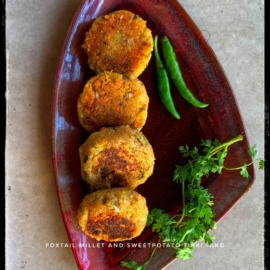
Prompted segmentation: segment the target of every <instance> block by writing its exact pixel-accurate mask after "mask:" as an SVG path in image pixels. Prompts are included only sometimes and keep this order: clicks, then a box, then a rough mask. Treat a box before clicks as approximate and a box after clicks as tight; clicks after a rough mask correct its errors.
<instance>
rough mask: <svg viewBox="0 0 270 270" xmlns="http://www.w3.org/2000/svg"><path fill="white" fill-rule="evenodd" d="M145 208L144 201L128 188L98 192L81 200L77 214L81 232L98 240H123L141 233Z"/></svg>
mask: <svg viewBox="0 0 270 270" xmlns="http://www.w3.org/2000/svg"><path fill="white" fill-rule="evenodd" d="M147 216H148V208H147V205H146V200H145V198H144V197H143V196H142V195H140V194H139V193H137V192H136V191H134V190H131V189H129V188H113V189H105V190H98V191H95V192H93V193H91V194H88V195H86V196H85V197H84V199H83V201H82V202H81V204H80V206H79V209H78V211H77V220H78V223H79V226H80V228H81V230H82V231H83V232H84V233H85V234H87V235H88V236H90V237H92V238H95V239H97V240H98V241H100V240H104V241H110V242H117V241H125V240H129V239H132V238H134V237H136V236H138V235H140V234H141V232H142V231H143V229H144V228H145V225H146V222H147Z"/></svg>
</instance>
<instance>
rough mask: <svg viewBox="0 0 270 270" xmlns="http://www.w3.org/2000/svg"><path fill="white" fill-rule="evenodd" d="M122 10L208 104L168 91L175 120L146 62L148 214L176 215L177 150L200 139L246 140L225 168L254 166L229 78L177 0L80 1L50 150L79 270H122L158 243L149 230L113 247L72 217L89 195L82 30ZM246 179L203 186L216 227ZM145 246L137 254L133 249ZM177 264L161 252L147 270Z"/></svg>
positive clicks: (59, 82) (227, 177)
mask: <svg viewBox="0 0 270 270" xmlns="http://www.w3.org/2000/svg"><path fill="white" fill-rule="evenodd" d="M119 9H126V10H129V11H132V12H133V13H136V14H138V15H139V16H141V17H142V18H143V19H144V20H146V21H147V26H148V27H149V28H150V29H151V30H152V34H153V36H154V35H155V34H158V35H166V36H167V37H168V38H169V39H170V40H171V42H172V45H173V46H174V48H175V51H176V55H177V59H178V61H179V63H180V65H181V67H182V71H183V76H184V78H185V80H186V82H187V85H188V86H189V88H190V89H191V91H192V92H193V93H194V95H195V96H196V97H197V98H198V99H200V100H201V101H204V102H205V103H208V104H209V106H208V107H207V108H205V109H199V108H195V107H193V106H191V105H190V104H189V103H187V102H186V101H185V100H184V99H183V98H182V97H181V96H180V95H179V94H178V92H177V91H176V89H175V88H174V87H173V86H172V95H173V98H174V100H175V105H176V108H177V110H178V111H179V113H180V115H181V119H180V120H176V119H174V118H173V117H172V116H171V115H170V114H169V113H168V111H167V110H166V109H165V108H164V106H163V104H162V103H161V101H160V98H159V95H158V92H157V82H156V74H155V59H154V57H152V58H151V60H150V63H149V65H148V66H147V68H146V69H145V71H144V72H143V73H142V74H141V75H140V76H139V79H140V80H142V81H143V83H144V84H145V87H146V89H147V92H148V95H149V98H150V103H149V108H148V118H147V121H146V124H145V126H144V127H143V129H142V132H143V133H144V135H145V136H146V137H147V139H148V140H149V142H150V144H151V145H152V146H153V149H154V153H155V157H156V163H155V168H154V173H153V175H152V176H151V177H150V178H148V180H147V181H146V182H145V183H144V184H142V185H140V186H139V187H138V189H137V191H138V192H139V193H140V194H142V195H143V196H144V197H145V198H146V200H147V205H148V208H149V210H151V209H152V208H154V207H157V208H161V209H164V210H165V211H167V212H170V213H176V212H178V211H179V210H181V190H180V186H179V184H176V183H174V182H173V181H172V178H173V172H174V169H175V165H176V164H183V162H184V160H183V159H182V157H181V154H180V152H179V149H178V147H179V146H180V145H186V144H187V145H190V146H191V147H192V146H195V145H198V144H199V143H200V141H201V139H211V140H213V139H218V140H219V141H221V142H222V141H227V140H230V139H232V138H233V137H235V136H237V135H239V134H242V135H244V140H243V141H241V142H238V143H236V144H235V145H232V146H231V147H230V149H229V153H228V157H227V159H226V164H227V165H228V166H230V165H231V166H238V165H240V164H243V163H247V162H249V161H250V160H251V158H250V157H249V155H248V154H247V153H248V149H249V142H248V139H247V134H246V132H245V127H244V124H243V122H242V118H241V115H240V112H239V109H238V106H237V103H236V100H235V97H234V94H233V90H232V89H231V86H230V84H229V82H228V79H227V78H226V75H225V73H224V71H223V69H222V67H221V65H220V64H219V62H218V60H217V58H216V56H215V54H214V52H213V50H212V49H211V48H210V46H209V44H208V43H207V42H206V40H205V38H204V36H203V34H202V32H201V31H200V30H199V29H198V27H197V26H196V25H195V23H194V22H193V21H192V19H191V18H190V16H189V15H188V14H187V13H186V11H185V10H184V9H183V8H182V6H181V5H180V4H179V3H178V2H177V1H176V0H151V1H145V0H83V1H82V2H81V4H80V5H79V7H78V9H77V12H76V14H75V15H74V17H73V20H72V22H71V25H70V27H69V30H68V33H67V35H66V39H65V42H64V44H63V48H62V52H61V55H60V59H59V64H58V68H57V73H56V78H55V85H54V93H53V100H52V152H53V165H54V173H55V179H56V186H57V192H58V197H59V202H60V207H61V211H62V216H63V220H64V224H65V228H66V231H67V234H68V237H69V240H70V243H71V247H72V250H73V253H74V257H75V260H76V262H77V265H78V268H79V269H103V270H106V269H124V267H122V266H120V264H119V261H120V260H122V259H123V260H131V259H133V260H136V261H137V262H144V261H145V260H146V259H147V258H148V256H149V254H150V253H151V251H152V247H151V243H155V242H156V241H157V237H156V235H154V234H153V233H152V232H151V228H147V227H146V228H145V230H144V231H143V233H142V234H141V235H140V236H139V237H137V238H136V239H133V240H132V241H128V244H129V245H127V243H119V245H118V247H111V246H110V243H104V242H97V241H96V240H94V239H91V238H90V237H88V236H86V235H85V234H84V233H83V232H82V231H81V230H80V229H79V228H78V224H77V220H76V212H77V209H78V206H79V204H80V203H81V201H82V199H83V197H84V195H85V194H86V193H87V192H88V191H87V187H86V185H85V184H84V183H83V180H82V178H81V175H80V160H79V152H78V149H79V147H80V145H81V144H82V143H83V142H84V141H85V140H86V138H87V137H88V136H89V134H88V133H87V132H86V131H84V130H83V128H82V127H81V126H80V124H79V121H78V117H77V99H78V97H79V94H80V93H81V92H82V90H83V87H84V84H85V82H86V80H87V79H88V78H89V76H91V72H89V68H88V66H87V56H86V54H85V53H84V51H83V49H82V48H81V46H82V44H83V42H84V37H85V32H86V31H87V30H88V29H89V28H90V26H91V24H92V22H93V20H94V19H95V18H96V17H98V16H101V15H105V14H108V13H110V12H112V11H115V10H119ZM249 173H250V175H251V177H250V178H243V177H242V176H240V174H239V171H224V172H223V173H222V174H221V175H217V174H212V175H210V176H209V177H208V178H206V179H205V181H204V185H205V186H206V187H207V188H208V189H209V191H210V192H211V193H212V194H213V195H214V197H215V199H214V203H215V204H214V206H213V210H214V212H215V213H216V221H219V220H220V219H221V218H222V217H224V215H225V214H226V213H227V212H228V211H229V210H230V209H231V208H232V207H233V206H234V205H235V204H236V202H237V201H238V200H239V199H241V197H242V196H243V195H244V194H245V193H246V192H247V191H248V190H249V189H250V187H251V186H252V184H253V182H254V179H255V175H254V168H253V166H250V167H249ZM136 243H145V245H144V247H142V248H134V247H132V245H131V244H136ZM174 259H175V253H174V251H173V250H172V249H171V248H167V247H164V248H158V249H157V252H156V254H155V256H154V258H153V260H152V261H151V265H150V269H161V268H163V267H165V266H166V265H167V264H168V263H170V262H171V261H172V260H174Z"/></svg>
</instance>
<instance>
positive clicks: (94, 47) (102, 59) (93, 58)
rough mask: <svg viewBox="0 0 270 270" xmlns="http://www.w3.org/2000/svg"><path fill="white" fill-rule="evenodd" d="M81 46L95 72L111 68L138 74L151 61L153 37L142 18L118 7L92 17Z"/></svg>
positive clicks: (128, 73) (136, 75)
mask: <svg viewBox="0 0 270 270" xmlns="http://www.w3.org/2000/svg"><path fill="white" fill-rule="evenodd" d="M82 47H83V49H84V51H85V52H86V54H87V55H88V65H89V67H90V68H91V69H92V70H94V71H95V72H96V73H100V72H102V71H112V72H116V73H121V74H126V75H128V76H135V77H138V76H139V75H140V74H141V73H142V72H143V71H144V69H145V68H146V67H147V65H148V63H149V61H150V58H151V53H152V51H153V37H152V33H151V30H150V29H149V28H148V27H147V26H146V21H145V20H143V19H142V18H141V17H139V16H138V15H136V14H134V13H132V12H130V11H127V10H118V11H115V12H112V13H110V14H107V15H105V16H102V17H98V18H96V19H95V21H94V22H93V24H92V26H91V28H90V30H89V31H88V32H87V33H86V36H85V41H84V44H83V45H82Z"/></svg>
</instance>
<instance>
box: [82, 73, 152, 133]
mask: <svg viewBox="0 0 270 270" xmlns="http://www.w3.org/2000/svg"><path fill="white" fill-rule="evenodd" d="M148 104H149V97H148V95H147V92H146V89H145V86H144V84H143V83H142V82H141V81H140V80H139V79H137V78H133V79H131V78H127V77H126V76H123V75H121V74H118V73H112V72H104V73H101V74H98V75H96V76H94V77H92V78H91V79H90V80H89V81H88V82H87V83H86V84H85V86H84V89H83V92H82V93H81V95H80V96H79V99H78V105H77V106H78V118H79V121H80V123H81V125H82V127H83V128H84V129H85V130H87V131H89V132H94V131H97V130H98V129H100V128H101V127H104V126H106V127H115V126H121V125H129V126H131V127H132V128H135V129H138V130H140V129H141V128H142V127H143V126H144V124H145V122H146V119H147V114H148Z"/></svg>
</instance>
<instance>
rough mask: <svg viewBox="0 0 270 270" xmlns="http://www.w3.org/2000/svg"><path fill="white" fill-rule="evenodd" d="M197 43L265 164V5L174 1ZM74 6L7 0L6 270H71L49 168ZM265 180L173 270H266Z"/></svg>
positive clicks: (247, 0) (248, 0)
mask: <svg viewBox="0 0 270 270" xmlns="http://www.w3.org/2000/svg"><path fill="white" fill-rule="evenodd" d="M179 2H180V3H181V4H182V6H183V7H184V8H185V9H186V11H187V12H188V13H189V15H190V16H191V17H192V18H193V20H194V21H195V23H196V24H197V25H198V27H199V28H200V29H201V30H202V32H203V33H204V34H205V36H206V38H207V39H208V42H209V43H210V45H211V47H212V48H213V50H214V52H215V54H216V55H217V57H218V59H219V61H220V63H221V65H222V67H223V68H224V70H225V72H226V74H227V77H228V79H229V81H230V83H231V86H232V88H233V90H234V94H235V97H236V99H237V102H238V105H239V108H240V111H241V113H242V116H243V119H244V124H245V126H246V130H247V134H248V136H249V141H250V144H254V143H257V146H258V153H259V156H260V157H263V156H264V1H263V0H242V1H234V0H226V1H218V0H208V1H199V0H181V1H179ZM79 3H80V0H72V1H71V0H57V1H53V0H42V1H41V0H27V1H17V0H9V1H6V39H7V40H6V47H7V91H6V99H7V122H6V124H7V126H6V152H5V155H6V161H5V162H6V164H5V166H6V186H5V188H6V189H5V193H6V269H8V270H17V269H35V270H37V269H49V270H50V269H53V270H55V269H57V270H60V269H65V270H74V269H77V267H76V264H75V261H74V258H73V255H72V252H71V249H70V248H48V247H46V243H68V239H67V235H66V232H65V229H64V225H63V221H62V218H61V213H60V209H59V205H58V199H57V194H56V188H55V183H54V175H53V168H52V161H51V99H52V89H53V82H54V76H55V71H56V67H57V63H58V57H59V53H60V50H61V47H62V44H63V41H64V38H65V35H66V32H67V29H68V26H69V24H70V22H71V19H72V17H73V15H74V13H75V11H76V9H77V7H78V5H79ZM263 200H264V172H263V171H259V170H258V169H257V166H256V181H255V183H254V185H253V187H252V188H251V190H250V191H249V192H248V193H247V194H246V195H245V196H244V197H243V198H242V199H241V200H240V201H239V203H238V204H237V205H236V206H235V207H234V208H233V209H232V210H231V211H230V212H229V213H228V214H227V215H226V216H225V217H224V218H223V219H222V220H221V221H220V222H219V223H218V228H217V229H216V230H215V231H214V232H213V233H214V234H215V236H216V240H215V244H216V246H215V247H207V246H205V245H200V246H198V247H197V248H196V249H195V252H194V258H193V259H191V260H188V261H174V262H173V263H172V264H170V265H169V266H168V267H166V270H176V269H190V270H195V269H211V270H215V269H218V270H223V269H224V270H225V269H226V270H227V269H230V270H232V269H237V270H239V269H252V270H253V269H254V270H260V269H264V264H263V257H264V256H263V240H264V239H263V234H264V230H263V225H264V220H263V215H264V208H263V206H264V205H263V204H264V201H263Z"/></svg>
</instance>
